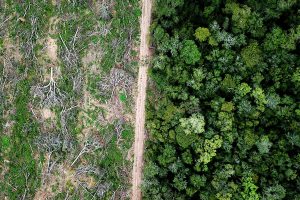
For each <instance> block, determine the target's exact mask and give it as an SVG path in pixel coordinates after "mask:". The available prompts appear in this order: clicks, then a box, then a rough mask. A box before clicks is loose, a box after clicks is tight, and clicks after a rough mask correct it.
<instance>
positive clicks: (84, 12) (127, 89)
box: [0, 0, 140, 199]
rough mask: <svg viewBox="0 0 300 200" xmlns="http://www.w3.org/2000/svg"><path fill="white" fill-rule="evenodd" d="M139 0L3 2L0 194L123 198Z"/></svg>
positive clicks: (126, 191) (130, 133)
mask: <svg viewBox="0 0 300 200" xmlns="http://www.w3.org/2000/svg"><path fill="white" fill-rule="evenodd" d="M139 16H140V8H139V1H138V0H125V1H124V0H89V1H80V0H68V1H67V0H63V1H56V0H53V1H46V0H27V1H10V0H7V1H4V2H1V3H0V20H1V21H0V27H1V28H0V59H1V62H0V125H1V126H0V189H1V191H0V199H126V198H128V197H129V192H130V184H131V183H130V176H131V168H132V158H131V154H130V149H131V146H132V142H133V134H134V133H133V126H132V120H133V112H132V110H133V104H134V102H133V95H134V87H135V76H136V72H137V57H136V56H137V53H136V46H138V42H137V41H138V32H139V20H138V19H139Z"/></svg>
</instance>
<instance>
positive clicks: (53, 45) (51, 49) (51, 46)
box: [47, 37, 58, 64]
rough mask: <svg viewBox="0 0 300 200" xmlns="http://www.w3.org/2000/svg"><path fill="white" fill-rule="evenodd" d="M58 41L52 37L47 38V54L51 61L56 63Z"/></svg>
mask: <svg viewBox="0 0 300 200" xmlns="http://www.w3.org/2000/svg"><path fill="white" fill-rule="evenodd" d="M57 49H58V47H57V41H56V39H53V38H51V37H48V39H47V55H48V57H49V58H50V61H51V62H52V63H53V64H55V63H57Z"/></svg>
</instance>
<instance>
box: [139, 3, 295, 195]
mask: <svg viewBox="0 0 300 200" xmlns="http://www.w3.org/2000/svg"><path fill="white" fill-rule="evenodd" d="M299 6H300V4H299V3H296V1H295V0H289V1H285V0H280V1H273V0H268V1H254V0H247V1H231V0H227V1H226V0H212V1H208V0H207V1H192V0H184V1H172V3H171V2H170V1H160V0H157V1H156V4H155V13H154V23H153V25H152V31H153V41H152V42H153V45H154V46H155V47H156V55H155V56H154V61H153V69H151V76H152V78H153V79H154V80H155V82H156V87H157V89H158V90H159V92H160V93H161V96H162V97H160V98H159V99H157V98H158V96H159V95H153V94H150V96H149V104H148V115H147V120H148V123H147V125H148V129H149V132H150V141H149V142H148V147H147V151H146V159H147V162H148V164H146V168H145V178H144V179H145V183H144V199H203V200H204V199H205V200H229V199H234V200H240V199H247V200H256V199H264V200H269V199H274V200H275V199H293V200H294V199H295V200H296V199H299V193H300V190H299V188H300V177H299V175H298V174H299V170H300V166H299V161H300V148H299V146H300V107H299V103H300V98H299V95H300V70H299V64H300V59H299V52H300V49H299V32H300V31H299V30H300V29H299V23H300V18H299V9H300V7H299Z"/></svg>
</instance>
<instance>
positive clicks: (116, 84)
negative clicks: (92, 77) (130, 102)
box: [98, 68, 134, 97]
mask: <svg viewBox="0 0 300 200" xmlns="http://www.w3.org/2000/svg"><path fill="white" fill-rule="evenodd" d="M133 83H134V78H133V77H132V76H131V75H129V74H128V73H127V72H126V71H124V70H122V69H118V68H113V69H111V71H110V73H109V74H108V75H106V76H103V77H102V79H101V81H100V82H99V83H98V85H99V90H100V94H101V95H106V94H107V93H110V97H112V96H113V95H114V94H115V92H116V90H117V88H119V89H123V90H125V91H126V92H127V93H131V86H132V85H133Z"/></svg>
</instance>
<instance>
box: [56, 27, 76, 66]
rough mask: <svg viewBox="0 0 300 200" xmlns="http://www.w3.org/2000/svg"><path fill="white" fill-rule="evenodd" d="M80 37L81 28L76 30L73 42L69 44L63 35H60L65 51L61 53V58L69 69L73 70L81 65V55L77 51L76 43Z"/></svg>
mask: <svg viewBox="0 0 300 200" xmlns="http://www.w3.org/2000/svg"><path fill="white" fill-rule="evenodd" d="M80 37H81V36H80V34H79V28H77V29H76V32H75V34H74V36H73V37H72V40H71V41H70V42H69V43H68V44H67V43H66V42H65V41H64V40H63V38H62V37H61V34H59V38H60V40H61V41H62V43H63V46H64V50H63V51H62V53H61V58H62V60H63V62H64V63H65V65H66V66H67V67H68V68H73V67H76V66H78V65H79V55H78V50H77V49H76V43H77V41H78V40H79V38H80Z"/></svg>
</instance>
